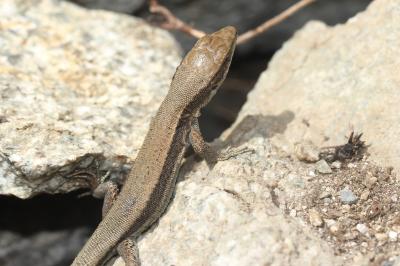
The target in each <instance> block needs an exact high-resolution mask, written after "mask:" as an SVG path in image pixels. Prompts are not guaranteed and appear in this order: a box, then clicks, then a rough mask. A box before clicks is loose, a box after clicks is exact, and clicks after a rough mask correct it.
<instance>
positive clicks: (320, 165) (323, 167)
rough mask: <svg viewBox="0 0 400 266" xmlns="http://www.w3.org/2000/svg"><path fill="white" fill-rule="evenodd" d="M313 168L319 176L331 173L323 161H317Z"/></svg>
mask: <svg viewBox="0 0 400 266" xmlns="http://www.w3.org/2000/svg"><path fill="white" fill-rule="evenodd" d="M315 168H316V169H317V171H318V172H319V173H321V174H330V173H332V169H331V167H330V166H329V164H328V163H327V162H326V161H325V160H319V161H318V162H317V163H316V164H315Z"/></svg>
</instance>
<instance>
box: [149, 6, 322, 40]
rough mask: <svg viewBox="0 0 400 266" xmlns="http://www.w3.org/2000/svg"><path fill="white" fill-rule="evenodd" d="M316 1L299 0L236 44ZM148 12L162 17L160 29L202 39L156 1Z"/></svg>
mask: <svg viewBox="0 0 400 266" xmlns="http://www.w3.org/2000/svg"><path fill="white" fill-rule="evenodd" d="M315 1H316V0H301V1H299V2H297V3H296V4H294V5H292V6H291V7H289V8H288V9H286V10H284V11H283V12H282V13H280V14H279V15H277V16H275V17H273V18H271V19H269V20H267V21H265V22H264V23H263V24H261V25H260V26H258V27H256V28H254V29H252V30H249V31H247V32H245V33H243V34H241V35H239V37H238V40H237V44H242V43H245V42H247V41H248V40H250V39H252V38H254V37H255V36H257V35H260V34H261V33H263V32H265V31H267V30H269V29H270V28H271V27H273V26H275V25H277V24H279V23H281V22H282V21H284V20H286V19H287V18H288V17H290V16H291V15H293V14H294V13H296V12H297V11H299V10H300V9H302V8H303V7H305V6H307V5H309V4H311V3H312V2H315ZM149 10H150V12H151V13H154V14H159V15H161V16H163V17H164V19H165V21H164V22H163V23H161V25H160V27H162V28H164V29H168V30H171V29H174V30H179V31H182V32H184V33H186V34H188V35H191V36H193V37H195V38H198V39H199V38H201V37H203V36H204V35H205V34H206V33H205V32H203V31H200V30H198V29H195V28H193V27H191V26H190V25H189V24H187V23H185V22H183V21H182V20H180V19H179V18H177V17H176V16H175V15H174V14H172V12H171V11H170V10H169V9H168V8H167V7H165V6H163V5H160V4H159V3H158V0H149Z"/></svg>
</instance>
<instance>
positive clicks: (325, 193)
mask: <svg viewBox="0 0 400 266" xmlns="http://www.w3.org/2000/svg"><path fill="white" fill-rule="evenodd" d="M330 197H332V193H331V192H330V191H326V190H324V191H322V192H321V194H319V198H320V199H325V198H330Z"/></svg>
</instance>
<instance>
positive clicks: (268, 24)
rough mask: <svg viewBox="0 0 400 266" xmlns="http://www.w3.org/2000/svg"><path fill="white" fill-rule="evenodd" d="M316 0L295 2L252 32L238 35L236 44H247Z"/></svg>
mask: <svg viewBox="0 0 400 266" xmlns="http://www.w3.org/2000/svg"><path fill="white" fill-rule="evenodd" d="M315 1H316V0H301V1H300V2H297V3H296V4H294V5H292V6H291V7H289V8H288V9H286V10H284V11H283V12H282V13H280V14H279V15H277V16H275V17H273V18H271V19H269V20H267V21H265V22H264V23H263V24H261V25H260V26H258V27H257V28H254V29H252V30H249V31H247V32H245V33H243V34H240V36H239V37H238V39H237V44H241V43H244V42H247V41H248V40H249V39H251V38H254V37H255V36H257V35H260V34H261V33H263V32H265V31H267V30H268V29H270V28H271V27H273V26H275V25H277V24H279V23H281V22H282V21H284V20H286V19H287V18H288V17H290V16H291V15H293V14H294V13H296V12H297V11H299V10H300V9H302V8H303V7H305V6H307V5H309V4H311V3H312V2H315Z"/></svg>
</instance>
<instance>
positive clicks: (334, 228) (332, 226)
mask: <svg viewBox="0 0 400 266" xmlns="http://www.w3.org/2000/svg"><path fill="white" fill-rule="evenodd" d="M325 222H326V225H327V226H328V228H329V232H330V233H331V234H332V235H337V234H338V233H339V232H340V223H338V222H336V221H335V220H331V219H327V220H325Z"/></svg>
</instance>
